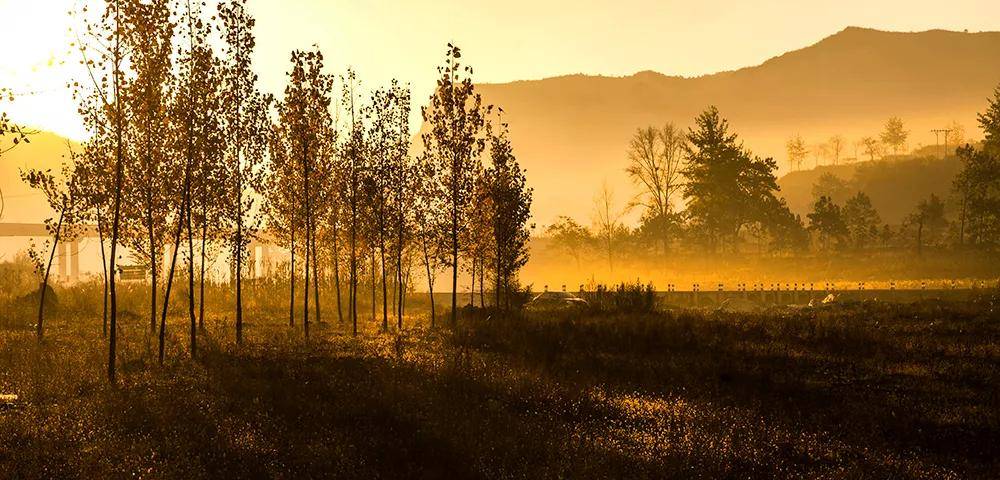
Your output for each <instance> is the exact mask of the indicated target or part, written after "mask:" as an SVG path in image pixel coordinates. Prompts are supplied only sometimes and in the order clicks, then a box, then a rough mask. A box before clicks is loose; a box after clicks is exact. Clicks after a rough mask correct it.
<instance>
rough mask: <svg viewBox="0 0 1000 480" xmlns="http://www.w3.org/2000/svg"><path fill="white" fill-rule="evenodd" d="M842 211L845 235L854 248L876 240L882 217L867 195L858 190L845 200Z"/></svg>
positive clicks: (863, 246)
mask: <svg viewBox="0 0 1000 480" xmlns="http://www.w3.org/2000/svg"><path fill="white" fill-rule="evenodd" d="M842 213H843V218H844V226H845V227H846V230H847V236H848V238H849V239H850V241H851V243H852V244H853V245H854V247H855V248H866V247H868V246H870V245H871V244H872V242H874V241H875V240H876V238H877V237H878V234H879V230H878V227H879V224H881V223H882V219H881V218H879V215H878V212H877V211H875V207H872V201H871V199H870V198H868V195H865V194H864V193H863V192H858V194H857V195H855V196H853V197H851V198H850V199H848V200H847V203H845V204H844V209H843V212H842Z"/></svg>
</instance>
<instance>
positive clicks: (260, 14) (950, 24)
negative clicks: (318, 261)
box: [0, 0, 1000, 139]
mask: <svg viewBox="0 0 1000 480" xmlns="http://www.w3.org/2000/svg"><path fill="white" fill-rule="evenodd" d="M84 1H85V0H34V1H26V0H0V19H2V22H3V28H2V29H0V45H4V49H3V52H2V53H0V86H5V87H7V88H11V89H13V90H14V91H15V93H18V94H19V95H20V99H19V100H18V101H17V102H16V103H15V104H14V105H9V104H2V105H0V108H2V109H3V110H5V111H7V112H8V113H9V114H10V115H11V116H12V117H13V118H14V119H15V120H16V121H19V122H21V123H25V124H29V125H33V126H35V127H38V128H42V129H46V130H52V131H55V132H56V133H59V134H62V135H65V136H69V137H71V138H74V139H81V138H85V136H86V132H83V131H82V127H81V126H80V121H79V119H78V118H77V116H76V113H75V107H74V105H75V104H74V103H73V101H72V98H71V97H70V95H69V91H68V90H67V88H66V83H67V81H69V80H71V79H73V78H76V77H79V76H81V74H82V72H80V71H79V69H78V67H77V66H76V62H77V61H78V60H79V59H78V58H77V56H76V55H75V54H74V53H73V52H72V51H71V49H70V48H69V42H70V41H71V37H70V35H69V31H70V27H71V25H72V20H71V19H70V17H69V16H68V15H67V12H68V11H69V10H70V9H71V8H73V6H74V5H75V4H81V3H83V2H84ZM90 3H93V4H94V5H93V6H92V9H94V10H96V9H98V8H99V7H100V4H101V3H100V2H90ZM250 10H251V12H252V13H254V14H255V16H256V18H257V22H258V23H257V36H258V51H257V53H256V58H255V61H256V69H257V71H258V73H259V75H260V78H261V87H262V88H263V89H264V90H265V91H268V92H273V93H280V92H281V90H282V88H283V84H284V79H285V76H284V72H285V71H286V69H287V65H288V57H289V53H290V52H291V51H292V50H293V49H307V48H311V46H312V45H314V44H315V45H318V46H319V47H320V48H321V49H322V50H323V53H324V55H325V57H326V60H327V66H328V68H329V69H330V71H331V72H333V73H339V72H342V71H343V70H344V69H346V68H347V67H348V66H351V67H353V68H354V69H355V70H356V71H357V72H358V75H359V76H360V78H361V79H362V81H363V82H364V83H365V84H366V85H367V86H368V87H369V88H372V87H375V86H378V85H381V84H385V83H388V81H389V80H390V79H392V78H398V79H400V80H401V81H403V82H408V83H410V84H411V86H412V88H413V91H414V92H413V93H414V97H415V102H416V103H418V104H419V103H422V102H421V99H423V98H425V97H427V96H428V95H429V94H430V92H431V89H432V88H433V85H434V80H435V67H436V66H437V65H438V64H439V63H440V62H441V61H442V58H443V55H444V52H445V46H446V44H447V43H448V42H455V43H456V44H458V45H459V46H460V47H462V49H463V52H464V58H465V60H466V61H467V62H468V63H469V64H471V65H472V66H473V67H474V68H475V79H476V81H478V82H506V81H513V80H525V79H538V78H544V77H550V76H556V75H565V74H573V73H587V74H600V75H615V76H618V75H630V74H633V73H635V72H638V71H642V70H655V71H659V72H662V73H665V74H669V75H683V76H697V75H703V74H709V73H714V72H718V71H723V70H732V69H736V68H740V67H744V66H751V65H756V64H759V63H761V62H762V61H764V60H766V59H768V58H770V57H773V56H776V55H780V54H781V53H783V52H786V51H789V50H794V49H798V48H802V47H805V46H808V45H810V44H812V43H815V42H817V41H819V40H821V39H822V38H824V37H826V36H829V35H831V34H833V33H835V32H837V31H840V30H842V29H843V28H845V27H847V26H862V27H871V28H877V29H883V30H895V31H921V30H928V29H933V28H943V29H949V30H969V31H983V30H1000V1H997V0H953V1H950V2H947V3H941V2H935V1H925V0H811V1H810V0H795V1H791V0H699V1H693V0H686V1H678V0H617V1H594V0H579V1H576V2H566V1H554V0H507V1H493V2H489V1H478V0H473V1H469V0H383V1H378V0H250ZM414 121H415V122H416V121H417V114H416V113H415V116H414Z"/></svg>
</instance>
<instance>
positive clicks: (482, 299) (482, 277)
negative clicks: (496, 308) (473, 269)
mask: <svg viewBox="0 0 1000 480" xmlns="http://www.w3.org/2000/svg"><path fill="white" fill-rule="evenodd" d="M485 283H486V258H485V257H484V258H483V259H481V260H480V261H479V308H486V292H485V290H484V289H483V285H484V284H485Z"/></svg>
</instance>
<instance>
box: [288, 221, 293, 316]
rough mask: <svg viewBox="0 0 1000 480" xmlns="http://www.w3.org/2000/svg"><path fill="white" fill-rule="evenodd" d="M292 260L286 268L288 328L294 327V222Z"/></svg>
mask: <svg viewBox="0 0 1000 480" xmlns="http://www.w3.org/2000/svg"><path fill="white" fill-rule="evenodd" d="M291 253H292V260H291V263H290V264H289V266H288V278H289V281H288V283H289V286H290V289H291V291H290V292H289V293H288V326H289V327H292V326H295V221H294V220H293V221H292V226H291Z"/></svg>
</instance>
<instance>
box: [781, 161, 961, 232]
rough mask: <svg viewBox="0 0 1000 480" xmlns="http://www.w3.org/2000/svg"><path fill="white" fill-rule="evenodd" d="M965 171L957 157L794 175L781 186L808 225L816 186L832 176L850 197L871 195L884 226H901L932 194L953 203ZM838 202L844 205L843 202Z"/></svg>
mask: <svg viewBox="0 0 1000 480" xmlns="http://www.w3.org/2000/svg"><path fill="white" fill-rule="evenodd" d="M961 170H962V163H961V161H959V160H958V159H957V158H955V157H949V158H947V159H940V158H929V157H925V158H910V159H899V160H879V161H874V162H860V163H855V164H850V165H839V166H821V167H818V168H815V169H811V170H803V171H797V172H792V173H789V174H788V175H785V176H784V177H782V178H781V179H779V180H778V186H780V187H781V194H782V196H784V198H785V200H786V201H787V202H788V207H789V208H790V209H791V210H792V212H794V213H797V214H799V215H802V217H803V221H805V216H806V214H807V213H809V212H810V211H812V205H813V202H814V201H815V199H814V197H813V186H814V185H815V184H816V183H817V181H818V180H819V179H820V177H821V176H823V175H824V174H827V173H829V174H831V175H834V176H836V177H837V178H840V179H841V180H844V181H845V182H846V183H847V187H848V188H847V192H845V193H846V194H848V195H854V194H856V193H857V192H864V193H865V194H867V195H868V196H869V197H870V198H871V200H872V206H874V207H875V209H876V210H878V212H879V215H880V216H881V217H882V221H883V222H886V223H889V224H892V225H898V224H900V223H901V222H902V221H903V219H904V218H905V217H906V216H907V215H909V214H910V213H912V212H913V211H914V209H915V207H916V205H917V203H919V202H920V201H921V200H923V199H926V198H927V197H929V196H930V195H931V194H935V195H937V196H939V197H941V199H942V200H945V201H946V202H948V201H951V200H953V199H952V198H951V193H952V182H953V180H954V179H955V176H956V175H957V174H958V173H959V172H960V171H961ZM835 201H837V202H838V203H840V204H843V199H835Z"/></svg>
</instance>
